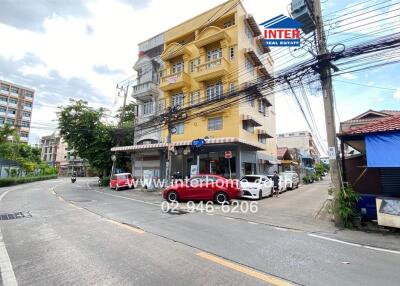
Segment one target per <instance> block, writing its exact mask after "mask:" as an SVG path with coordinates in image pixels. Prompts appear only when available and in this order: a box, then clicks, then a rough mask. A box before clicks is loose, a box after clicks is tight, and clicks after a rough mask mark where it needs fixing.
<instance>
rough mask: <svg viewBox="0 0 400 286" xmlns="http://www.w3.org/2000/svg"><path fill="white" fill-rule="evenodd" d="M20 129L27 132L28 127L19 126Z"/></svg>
mask: <svg viewBox="0 0 400 286" xmlns="http://www.w3.org/2000/svg"><path fill="white" fill-rule="evenodd" d="M21 131H23V132H29V127H25V126H22V127H21Z"/></svg>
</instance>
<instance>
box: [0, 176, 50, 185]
mask: <svg viewBox="0 0 400 286" xmlns="http://www.w3.org/2000/svg"><path fill="white" fill-rule="evenodd" d="M56 178H57V175H50V176H28V177H9V178H3V179H0V187H7V186H12V185H19V184H25V183H31V182H36V181H43V180H49V179H56Z"/></svg>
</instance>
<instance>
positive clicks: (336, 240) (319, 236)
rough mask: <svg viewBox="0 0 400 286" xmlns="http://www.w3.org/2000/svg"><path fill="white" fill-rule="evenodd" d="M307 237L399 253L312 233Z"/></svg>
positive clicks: (394, 252)
mask: <svg viewBox="0 0 400 286" xmlns="http://www.w3.org/2000/svg"><path fill="white" fill-rule="evenodd" d="M307 235H308V236H312V237H316V238H319V239H324V240H329V241H333V242H337V243H341V244H346V245H351V246H356V247H362V248H366V249H372V250H376V251H381V252H388V253H393V254H400V251H398V250H391V249H385V248H380V247H373V246H368V245H363V244H358V243H352V242H347V241H343V240H339V239H334V238H330V237H325V236H321V235H316V234H313V233H308V234H307Z"/></svg>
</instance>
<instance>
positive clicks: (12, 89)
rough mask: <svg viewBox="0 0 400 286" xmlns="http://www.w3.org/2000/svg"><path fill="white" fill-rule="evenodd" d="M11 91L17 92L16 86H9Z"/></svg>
mask: <svg viewBox="0 0 400 286" xmlns="http://www.w3.org/2000/svg"><path fill="white" fill-rule="evenodd" d="M11 92H12V93H17V94H18V88H16V87H13V86H12V87H11Z"/></svg>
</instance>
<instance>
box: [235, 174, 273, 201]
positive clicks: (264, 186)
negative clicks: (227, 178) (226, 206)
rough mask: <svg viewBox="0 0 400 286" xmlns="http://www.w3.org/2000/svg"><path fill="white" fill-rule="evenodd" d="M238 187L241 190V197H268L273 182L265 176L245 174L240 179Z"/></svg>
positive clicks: (271, 190)
mask: <svg viewBox="0 0 400 286" xmlns="http://www.w3.org/2000/svg"><path fill="white" fill-rule="evenodd" d="M240 188H241V189H242V191H243V195H242V198H249V199H258V200H261V199H262V198H263V197H269V196H271V195H272V192H273V184H272V181H271V180H270V179H268V177H267V176H263V175H246V176H244V177H243V178H241V179H240Z"/></svg>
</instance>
